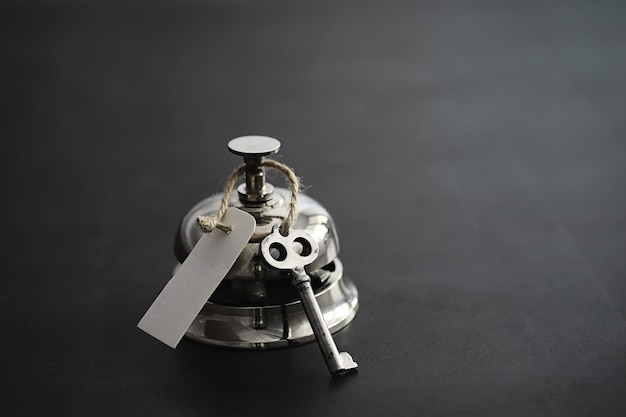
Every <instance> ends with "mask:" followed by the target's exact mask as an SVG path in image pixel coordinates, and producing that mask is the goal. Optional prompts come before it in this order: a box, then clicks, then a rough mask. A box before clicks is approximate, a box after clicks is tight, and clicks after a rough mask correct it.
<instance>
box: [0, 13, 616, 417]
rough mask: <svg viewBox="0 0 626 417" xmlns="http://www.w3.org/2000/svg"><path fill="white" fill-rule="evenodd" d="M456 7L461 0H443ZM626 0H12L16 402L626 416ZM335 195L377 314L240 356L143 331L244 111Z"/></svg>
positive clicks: (0, 295)
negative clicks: (336, 358) (342, 373)
mask: <svg viewBox="0 0 626 417" xmlns="http://www.w3.org/2000/svg"><path fill="white" fill-rule="evenodd" d="M444 3H445V4H444ZM625 12H626V3H624V2H618V1H615V2H592V1H588V2H573V1H550V2H546V1H524V2H508V1H507V2H503V1H491V2H484V1H481V2H470V1H465V2H417V1H407V2H389V1H380V2H371V3H370V2H361V1H353V2H349V1H346V2H332V1H315V2H314V1H311V2H291V1H264V2H257V1H215V2H200V1H198V2H174V1H172V2H161V3H158V4H148V3H145V4H144V3H137V2H133V3H130V2H120V3H97V2H86V3H78V2H68V3H53V2H41V3H33V2H21V3H20V4H19V5H15V4H14V5H11V4H7V3H5V4H3V5H2V6H0V45H1V55H0V65H1V80H0V83H1V88H2V91H1V95H0V103H1V106H2V107H1V110H2V124H1V128H0V129H1V131H0V134H1V137H2V159H3V161H4V162H3V164H2V176H1V178H2V184H1V185H2V190H3V195H4V199H3V203H2V233H3V240H4V245H3V250H2V253H3V260H2V265H3V267H4V273H3V283H4V284H3V289H2V291H0V300H1V303H2V311H1V316H0V323H1V324H2V332H3V342H2V347H1V348H0V349H1V350H0V353H1V354H2V361H3V363H4V364H3V365H2V369H3V371H2V375H3V377H4V378H3V379H5V383H4V384H3V385H4V387H5V388H3V389H2V391H1V394H0V395H1V397H2V407H4V408H6V409H9V410H13V411H14V412H17V414H20V415H35V414H42V415H63V416H85V415H89V416H111V415H124V416H126V415H129V416H130V415H146V416H147V415H154V416H179V415H180V416H214V415H220V416H222V415H223V416H227V415H248V416H256V415H298V416H306V415H310V416H345V415H383V414H386V415H412V416H415V415H425V416H428V415H433V416H448V415H497V416H522V415H523V416H531V415H532V416H543V415H545V416H552V415H566V416H572V415H603V416H606V415H624V414H625V413H626V398H625V396H626V321H625V318H624V314H626V281H625V280H624V276H625V274H626V224H625V221H626V193H625V178H626V177H625V176H626V165H625V162H626V142H625V138H624V134H625V133H626V117H625V108H626V94H625V93H626V88H625V83H626V50H625V46H624V41H625V39H626V38H625V36H626V26H625V25H624V22H625V21H626V13H625ZM251 133H257V134H267V135H272V136H275V137H277V138H279V139H281V140H282V142H283V151H282V156H281V157H280V160H281V161H284V162H286V163H288V164H290V165H291V166H293V167H295V169H296V172H297V174H299V175H300V176H302V177H303V180H304V182H305V184H307V185H310V186H311V187H310V188H309V189H308V190H307V193H308V194H309V195H311V196H312V197H314V198H316V199H318V200H319V201H321V202H322V203H324V205H325V206H326V207H327V208H328V209H329V211H330V212H331V213H332V214H333V215H334V218H335V221H336V223H337V225H338V228H339V236H340V239H341V243H342V252H341V259H342V260H343V262H344V265H345V267H346V271H347V273H348V274H349V275H350V277H352V278H353V280H354V281H355V283H356V284H357V285H358V288H359V290H360V294H361V311H360V313H359V315H358V316H357V318H356V320H355V322H354V323H353V324H352V325H351V326H349V327H348V328H346V329H345V330H343V331H341V332H339V333H338V334H337V335H336V340H337V342H338V344H339V345H340V347H341V348H344V349H346V350H348V351H349V352H350V353H352V355H353V356H354V357H355V358H356V360H357V361H358V362H359V364H360V369H359V372H358V373H357V374H355V375H351V376H349V377H345V378H340V379H330V378H329V377H328V375H327V371H326V369H325V367H324V364H323V361H322V359H321V357H320V354H319V352H318V350H317V347H316V346H315V345H313V344H311V345H306V346H302V347H298V348H293V349H289V350H278V351H268V352H239V351H230V350H222V349H214V348H208V347H205V346H201V345H196V344H193V343H190V342H187V341H185V342H183V343H182V344H181V345H180V346H179V348H178V349H177V350H170V349H169V348H167V347H165V346H164V345H162V344H160V343H158V342H156V341H155V340H153V339H152V338H151V337H149V336H147V335H146V334H144V333H142V332H141V331H139V330H138V329H136V328H135V325H136V323H137V321H138V320H139V318H140V317H141V316H142V314H143V313H144V311H145V310H146V309H147V307H148V306H149V305H150V303H151V302H152V300H153V299H154V297H155V296H156V294H157V293H158V292H159V291H160V289H161V288H162V286H163V285H164V284H165V282H166V281H167V279H168V278H169V273H170V270H171V268H172V266H173V265H174V262H175V260H174V256H173V253H172V243H173V237H174V231H175V228H176V226H177V223H178V221H179V219H180V217H181V216H182V215H183V214H184V213H185V212H186V210H187V209H188V208H190V207H191V206H192V205H193V204H194V203H195V202H196V201H198V200H200V199H201V198H203V197H205V196H207V195H209V194H211V193H213V192H216V191H218V190H219V189H220V187H221V184H223V181H224V179H225V178H226V177H227V176H228V174H229V173H230V171H231V169H232V167H233V166H235V165H236V164H238V163H239V158H237V157H235V156H233V155H230V154H229V153H228V152H227V150H226V147H225V145H226V142H227V141H228V140H229V139H230V138H232V137H235V136H239V135H242V134H251Z"/></svg>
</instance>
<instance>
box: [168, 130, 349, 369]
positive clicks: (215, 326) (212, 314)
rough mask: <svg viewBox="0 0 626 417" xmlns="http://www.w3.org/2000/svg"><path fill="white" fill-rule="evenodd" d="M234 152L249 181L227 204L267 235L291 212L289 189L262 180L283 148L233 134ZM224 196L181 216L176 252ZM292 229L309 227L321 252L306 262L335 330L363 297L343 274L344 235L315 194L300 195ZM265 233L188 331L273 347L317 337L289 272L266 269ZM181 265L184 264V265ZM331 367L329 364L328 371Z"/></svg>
mask: <svg viewBox="0 0 626 417" xmlns="http://www.w3.org/2000/svg"><path fill="white" fill-rule="evenodd" d="M228 148H229V150H230V151H231V152H232V153H234V154H236V155H241V156H243V157H244V161H245V163H246V165H247V169H246V181H245V184H241V185H240V186H239V188H238V195H239V198H236V197H235V198H232V199H231V201H230V205H231V206H234V207H237V208H240V209H242V210H245V211H247V212H249V213H250V214H252V215H253V216H254V217H255V219H256V221H257V227H256V232H257V233H262V234H264V235H265V234H269V233H270V232H271V230H272V228H273V226H274V225H276V224H279V223H280V222H281V221H282V219H284V218H285V217H286V215H287V202H288V201H289V197H290V191H288V190H286V189H283V188H274V187H273V186H272V185H271V184H267V183H266V182H265V172H264V170H263V168H262V167H260V166H259V164H260V163H261V162H262V161H263V158H264V157H265V156H268V155H271V154H274V153H276V152H278V150H279V149H280V142H279V141H278V140H276V139H273V138H268V137H264V136H244V137H240V138H236V139H233V140H231V141H230V142H229V144H228ZM220 202H221V195H215V196H212V197H209V198H206V199H204V200H202V201H200V202H199V203H197V204H196V205H195V206H194V207H193V208H192V209H191V210H190V211H189V212H188V213H187V214H186V215H185V216H184V217H183V219H182V221H181V223H180V226H179V230H178V233H177V236H176V241H175V254H176V257H177V259H178V260H179V262H180V263H182V262H183V261H184V259H185V258H186V257H187V255H188V254H189V252H190V251H191V250H192V249H193V247H194V246H195V244H196V242H197V241H198V240H199V239H200V237H201V235H202V231H201V230H200V229H199V228H198V227H197V225H196V221H195V220H196V218H197V217H198V216H199V215H212V214H214V213H215V212H217V210H218V208H219V206H220ZM297 213H298V219H297V222H296V223H295V224H294V225H293V229H294V230H296V231H297V230H304V231H306V232H308V233H309V234H310V236H311V237H312V239H314V240H315V243H316V244H317V245H318V246H319V256H318V257H317V259H315V261H314V262H313V263H311V264H310V265H308V266H307V267H306V272H307V275H308V276H309V277H310V278H311V288H312V290H313V292H314V295H315V300H316V301H317V304H318V305H319V309H320V312H321V315H322V316H323V318H324V321H325V322H326V325H327V326H328V329H329V330H330V332H331V333H334V332H336V331H338V330H340V329H342V328H343V327H345V326H346V325H348V324H349V323H350V322H351V321H352V320H353V319H354V317H355V315H356V313H357V311H358V307H359V303H358V291H357V289H356V287H355V285H354V284H353V283H352V281H350V280H349V279H348V278H347V277H345V276H344V275H343V265H342V263H341V261H340V260H339V258H338V257H337V254H338V252H339V241H338V239H337V234H336V231H335V227H334V224H333V221H332V218H331V217H330V215H329V213H328V212H327V211H326V210H325V209H324V208H323V207H322V206H321V205H320V204H319V203H318V202H317V201H315V200H313V199H312V198H310V197H307V196H305V195H302V194H300V195H299V197H298V205H297ZM260 241H261V239H259V240H257V241H255V240H254V239H251V241H250V243H248V244H247V245H246V248H245V249H244V250H243V252H242V254H241V255H240V256H239V258H238V259H237V261H236V262H235V265H234V266H233V267H232V268H231V270H230V271H229V273H228V274H227V276H226V278H225V279H224V281H223V282H222V284H220V286H219V287H218V288H217V290H216V291H215V292H214V294H213V295H212V296H211V298H210V300H209V301H207V303H206V304H205V305H204V307H203V309H202V310H201V311H200V313H199V314H198V316H197V317H196V319H195V320H194V321H193V323H192V324H191V326H190V327H189V329H188V331H187V333H186V334H185V336H186V337H187V338H189V339H191V340H194V341H197V342H201V343H207V344H210V345H216V346H223V347H232V348H243V349H269V348H279V347H287V346H294V345H298V344H303V343H308V342H312V341H314V340H315V334H314V333H313V330H312V328H311V324H310V323H309V320H308V319H307V315H306V313H305V310H304V309H303V306H302V302H301V300H300V297H299V294H298V291H297V290H296V289H295V288H294V287H293V286H292V284H291V278H290V273H289V272H287V271H280V270H274V269H273V268H269V267H268V266H267V264H266V262H264V260H263V259H262V256H261V254H260V243H261V242H260ZM179 265H180V264H179ZM331 372H332V370H331Z"/></svg>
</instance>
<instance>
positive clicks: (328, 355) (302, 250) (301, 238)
mask: <svg viewBox="0 0 626 417" xmlns="http://www.w3.org/2000/svg"><path fill="white" fill-rule="evenodd" d="M318 253H319V247H318V246H317V243H316V242H315V240H314V239H313V238H312V237H311V236H310V235H309V233H308V232H306V231H304V230H290V231H289V234H288V235H287V236H282V235H281V234H280V232H279V226H278V225H275V226H274V228H273V230H272V233H270V234H269V235H268V236H266V237H265V239H263V241H262V242H261V254H262V255H263V258H264V259H265V261H266V262H267V263H268V265H270V266H271V267H273V268H276V269H281V270H288V271H289V272H290V274H291V276H292V284H293V285H294V287H295V288H296V290H297V291H298V295H299V297H300V300H301V301H302V306H303V308H304V312H305V314H306V316H307V319H308V320H309V323H310V324H311V328H312V329H313V334H315V339H316V340H317V344H318V346H319V348H320V350H321V352H322V356H323V357H324V361H325V362H326V366H327V367H328V370H329V371H330V373H331V374H333V375H334V374H341V373H344V372H348V371H350V370H352V369H356V368H357V367H358V365H357V363H356V362H355V361H354V360H353V359H352V356H350V354H349V353H347V352H339V350H338V349H337V345H336V344H335V341H334V339H333V337H332V335H331V333H330V330H329V329H328V326H327V325H326V322H325V321H324V315H323V314H322V310H321V309H320V306H319V305H318V304H317V300H316V299H315V293H314V292H313V287H311V277H310V276H309V275H308V274H307V273H306V271H305V270H304V267H305V266H306V265H309V264H310V263H311V262H313V261H314V260H315V258H317V255H318Z"/></svg>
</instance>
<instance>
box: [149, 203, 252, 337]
mask: <svg viewBox="0 0 626 417" xmlns="http://www.w3.org/2000/svg"><path fill="white" fill-rule="evenodd" d="M222 221H223V223H224V224H227V225H229V226H231V227H232V231H231V232H230V233H228V234H226V233H224V232H222V231H221V230H219V229H218V230H214V231H212V232H211V233H204V234H203V235H202V237H201V238H200V240H199V241H198V243H197V244H196V246H195V247H194V248H193V250H192V251H191V253H190V254H189V255H188V256H187V259H185V262H183V264H182V265H181V266H180V268H179V269H178V270H177V271H176V273H175V274H174V276H173V277H172V278H171V279H170V280H169V282H168V283H167V284H165V287H164V288H163V290H162V291H161V293H160V294H159V296H158V297H157V298H156V300H154V302H153V303H152V305H151V306H150V308H149V309H148V311H147V312H146V314H145V315H144V316H143V318H142V319H141V320H140V321H139V324H137V327H139V328H140V329H141V330H143V331H144V332H146V333H148V334H149V335H151V336H153V337H155V338H157V339H159V340H160V341H161V342H163V343H165V344H166V345H168V346H169V347H171V348H176V345H178V342H180V339H182V338H183V336H184V334H185V332H186V331H187V329H188V328H189V326H190V325H191V323H192V322H193V319H194V318H196V316H197V315H198V313H199V312H200V310H201V309H202V307H203V306H204V304H205V303H206V301H207V300H208V299H209V297H211V294H213V291H215V289H216V288H217V286H218V285H219V284H220V282H222V280H223V279H224V277H225V276H226V274H227V273H228V271H229V270H230V268H231V267H232V266H233V264H234V263H235V260H236V259H237V257H238V256H239V255H240V254H241V251H242V250H243V248H244V247H245V246H246V244H247V243H248V241H249V240H250V237H251V236H252V233H254V228H255V227H256V222H255V220H254V217H252V216H251V215H250V214H248V213H246V212H245V211H242V210H239V209H236V208H232V207H231V208H229V209H228V210H226V214H225V215H224V219H223V220H222Z"/></svg>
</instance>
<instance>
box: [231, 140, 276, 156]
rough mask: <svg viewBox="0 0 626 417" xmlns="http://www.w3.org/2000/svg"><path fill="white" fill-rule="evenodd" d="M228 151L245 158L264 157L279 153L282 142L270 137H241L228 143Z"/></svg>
mask: <svg viewBox="0 0 626 417" xmlns="http://www.w3.org/2000/svg"><path fill="white" fill-rule="evenodd" d="M228 149H229V150H230V151H231V152H232V153H234V154H235V155H240V156H243V157H246V156H253V157H254V156H256V157H262V156H268V155H273V154H275V153H276V152H278V151H279V150H280V141H279V140H278V139H274V138H271V137H269V136H241V137H238V138H235V139H232V140H231V141H230V142H228Z"/></svg>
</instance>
